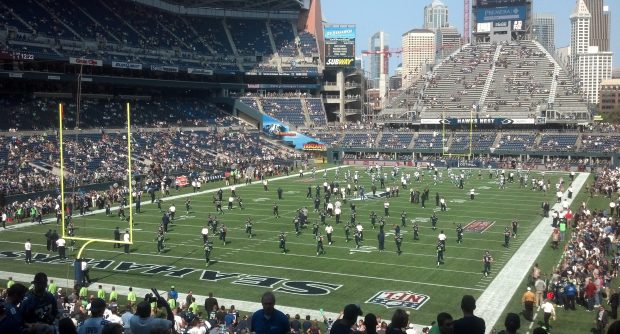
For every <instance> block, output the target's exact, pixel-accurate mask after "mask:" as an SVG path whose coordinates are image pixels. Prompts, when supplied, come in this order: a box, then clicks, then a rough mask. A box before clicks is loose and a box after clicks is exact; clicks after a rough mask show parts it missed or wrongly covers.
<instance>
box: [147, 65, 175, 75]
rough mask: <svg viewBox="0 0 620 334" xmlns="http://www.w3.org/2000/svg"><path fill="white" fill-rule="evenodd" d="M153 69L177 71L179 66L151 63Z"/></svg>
mask: <svg viewBox="0 0 620 334" xmlns="http://www.w3.org/2000/svg"><path fill="white" fill-rule="evenodd" d="M151 71H159V72H170V73H177V72H179V68H178V67H177V66H162V65H151Z"/></svg>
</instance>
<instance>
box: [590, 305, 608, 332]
mask: <svg viewBox="0 0 620 334" xmlns="http://www.w3.org/2000/svg"><path fill="white" fill-rule="evenodd" d="M594 323H595V324H596V331H597V334H605V327H607V324H608V323H609V312H608V311H607V310H606V309H605V306H603V305H600V306H599V308H598V312H596V317H595V318H594Z"/></svg>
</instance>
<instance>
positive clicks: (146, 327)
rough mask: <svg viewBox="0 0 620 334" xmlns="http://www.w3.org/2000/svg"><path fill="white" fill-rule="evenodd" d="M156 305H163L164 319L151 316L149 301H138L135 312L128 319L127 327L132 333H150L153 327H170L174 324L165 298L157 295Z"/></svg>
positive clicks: (172, 315)
mask: <svg viewBox="0 0 620 334" xmlns="http://www.w3.org/2000/svg"><path fill="white" fill-rule="evenodd" d="M157 307H163V308H165V310H166V319H160V318H154V317H151V305H150V303H149V301H147V300H143V301H141V302H140V303H138V306H137V308H136V314H134V316H133V317H131V319H130V320H129V327H130V328H131V333H132V334H150V332H151V330H153V329H154V328H158V327H162V328H166V329H170V328H172V327H173V325H174V314H172V310H171V309H170V305H168V303H167V302H166V300H165V299H163V298H161V297H159V298H158V299H157Z"/></svg>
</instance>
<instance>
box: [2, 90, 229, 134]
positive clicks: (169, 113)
mask: <svg viewBox="0 0 620 334" xmlns="http://www.w3.org/2000/svg"><path fill="white" fill-rule="evenodd" d="M126 102H129V103H130V106H131V123H132V124H136V125H139V126H146V127H172V126H232V125H238V121H237V120H236V119H235V118H234V117H233V116H231V115H230V114H229V113H227V112H226V111H224V109H222V108H220V107H219V106H217V105H215V104H213V103H211V102H208V101H204V100H202V99H190V98H175V97H169V98H162V99H150V98H147V99H140V100H135V101H126V100H123V99H120V98H114V97H109V98H105V99H101V98H100V99H95V98H83V99H82V100H81V107H80V115H79V127H80V128H83V129H84V128H118V127H123V126H125V124H126V119H127V117H126V109H125V108H126ZM59 103H62V104H63V109H64V111H63V114H64V118H63V122H64V126H65V127H67V128H73V127H75V126H76V123H77V118H78V117H77V112H76V110H77V107H76V101H75V100H74V99H68V98H45V97H31V96H28V97H26V96H22V97H5V98H2V99H0V108H2V110H4V111H5V113H6V114H5V115H6V116H7V117H6V121H5V122H2V124H1V125H0V130H7V129H16V130H18V131H29V130H46V129H49V128H55V127H57V124H58V104H59Z"/></svg>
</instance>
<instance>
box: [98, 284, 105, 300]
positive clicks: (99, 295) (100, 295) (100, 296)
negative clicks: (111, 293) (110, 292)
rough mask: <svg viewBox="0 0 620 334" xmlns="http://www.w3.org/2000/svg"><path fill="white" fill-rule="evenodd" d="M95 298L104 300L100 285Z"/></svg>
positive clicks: (103, 291)
mask: <svg viewBox="0 0 620 334" xmlns="http://www.w3.org/2000/svg"><path fill="white" fill-rule="evenodd" d="M97 298H101V299H103V300H105V290H103V286H102V285H99V290H97Z"/></svg>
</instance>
